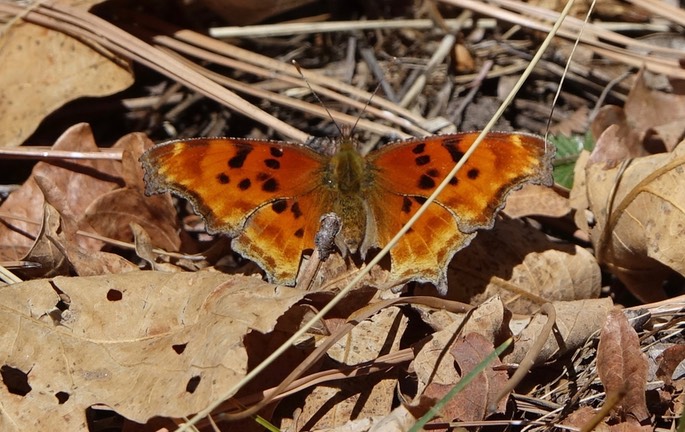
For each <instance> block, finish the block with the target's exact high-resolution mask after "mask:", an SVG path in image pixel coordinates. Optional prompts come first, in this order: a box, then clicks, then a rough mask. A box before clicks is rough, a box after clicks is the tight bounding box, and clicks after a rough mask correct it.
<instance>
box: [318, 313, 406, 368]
mask: <svg viewBox="0 0 685 432" xmlns="http://www.w3.org/2000/svg"><path fill="white" fill-rule="evenodd" d="M406 328H407V317H406V316H405V315H404V314H402V313H400V309H399V308H396V307H389V308H385V309H383V310H382V311H380V312H378V313H377V314H375V315H374V316H372V317H371V318H369V319H367V320H364V321H362V322H360V323H359V324H357V325H356V326H355V327H354V328H353V329H352V331H351V332H350V333H348V335H347V337H344V338H342V339H341V340H339V341H338V342H337V343H336V344H335V345H333V346H332V347H331V348H330V349H329V350H328V352H327V354H328V356H329V357H331V358H332V359H334V360H335V361H337V362H340V363H342V364H345V365H356V364H359V363H363V362H368V361H371V360H374V359H376V358H377V357H379V356H381V355H385V354H389V353H391V352H395V351H397V350H399V346H400V337H401V336H402V335H403V334H404V330H405V329H406Z"/></svg>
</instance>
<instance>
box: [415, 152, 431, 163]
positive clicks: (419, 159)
mask: <svg viewBox="0 0 685 432" xmlns="http://www.w3.org/2000/svg"><path fill="white" fill-rule="evenodd" d="M430 161H431V157H430V156H429V155H426V154H425V155H421V156H419V157H417V158H416V159H414V163H416V165H417V166H423V165H426V164H429V163H430Z"/></svg>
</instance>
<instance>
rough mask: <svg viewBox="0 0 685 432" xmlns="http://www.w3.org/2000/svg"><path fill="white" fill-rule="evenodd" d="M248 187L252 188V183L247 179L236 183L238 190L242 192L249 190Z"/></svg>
mask: <svg viewBox="0 0 685 432" xmlns="http://www.w3.org/2000/svg"><path fill="white" fill-rule="evenodd" d="M250 186H252V182H251V181H250V179H249V178H244V179H242V180H240V182H239V183H238V189H240V190H243V191H244V190H248V189H250Z"/></svg>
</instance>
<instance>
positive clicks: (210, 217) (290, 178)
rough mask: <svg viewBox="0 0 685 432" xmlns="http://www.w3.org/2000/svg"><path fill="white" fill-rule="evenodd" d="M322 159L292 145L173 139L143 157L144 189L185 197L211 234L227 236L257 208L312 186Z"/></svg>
mask: <svg viewBox="0 0 685 432" xmlns="http://www.w3.org/2000/svg"><path fill="white" fill-rule="evenodd" d="M322 160H323V159H322V157H321V156H319V155H318V154H317V153H315V152H313V151H311V150H309V149H307V148H304V147H301V146H298V145H295V144H288V143H282V142H277V141H258V140H241V139H233V138H201V139H192V140H181V141H172V142H169V143H164V144H160V145H158V146H156V147H153V148H152V149H150V150H148V151H147V152H146V153H145V154H144V155H143V157H142V158H141V161H142V162H143V167H144V168H145V180H146V183H147V192H148V193H160V192H165V191H170V192H174V193H176V194H178V195H180V196H182V197H184V198H186V199H188V200H189V201H191V202H192V203H193V205H194V206H195V209H196V211H197V212H198V213H199V214H201V215H202V216H203V217H204V218H205V220H206V222H207V228H208V230H209V231H210V232H225V233H228V234H229V235H231V236H236V235H237V234H238V233H239V231H240V230H241V229H242V227H243V225H244V223H245V221H246V219H247V218H248V216H250V214H251V213H252V212H253V211H255V210H257V209H258V208H260V207H261V206H264V205H267V204H269V203H271V202H273V201H275V200H277V199H280V198H292V197H296V196H300V195H304V194H307V193H310V192H312V191H313V190H314V189H316V188H317V187H318V186H319V184H320V181H319V179H318V178H317V173H319V172H320V169H321V167H322Z"/></svg>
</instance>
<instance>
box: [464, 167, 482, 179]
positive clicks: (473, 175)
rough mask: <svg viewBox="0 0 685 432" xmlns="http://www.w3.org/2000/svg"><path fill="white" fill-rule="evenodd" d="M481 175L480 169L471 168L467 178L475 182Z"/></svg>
mask: <svg viewBox="0 0 685 432" xmlns="http://www.w3.org/2000/svg"><path fill="white" fill-rule="evenodd" d="M479 175H480V170H479V169H478V168H471V169H470V170H468V171H467V172H466V176H467V177H468V178H470V179H471V180H475V179H477V178H478V176H479Z"/></svg>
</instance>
